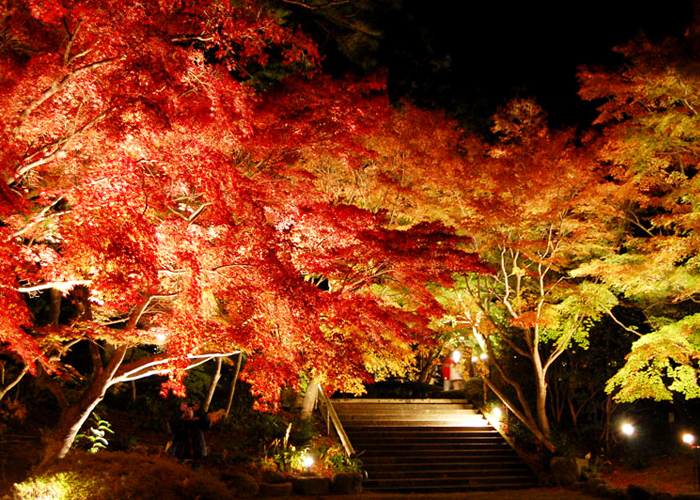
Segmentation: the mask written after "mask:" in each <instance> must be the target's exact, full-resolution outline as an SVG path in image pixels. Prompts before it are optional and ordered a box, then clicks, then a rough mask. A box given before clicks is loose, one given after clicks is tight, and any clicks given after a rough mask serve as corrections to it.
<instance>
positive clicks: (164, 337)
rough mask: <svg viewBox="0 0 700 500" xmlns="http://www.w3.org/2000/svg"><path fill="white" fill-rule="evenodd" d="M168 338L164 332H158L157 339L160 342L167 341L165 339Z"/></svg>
mask: <svg viewBox="0 0 700 500" xmlns="http://www.w3.org/2000/svg"><path fill="white" fill-rule="evenodd" d="M166 338H167V337H166V336H165V334H164V333H158V334H156V340H157V341H158V342H165V339H166Z"/></svg>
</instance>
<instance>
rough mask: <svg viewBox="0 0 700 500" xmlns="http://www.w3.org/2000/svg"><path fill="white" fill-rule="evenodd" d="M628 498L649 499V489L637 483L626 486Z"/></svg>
mask: <svg viewBox="0 0 700 500" xmlns="http://www.w3.org/2000/svg"><path fill="white" fill-rule="evenodd" d="M627 499H628V500H651V491H649V490H647V489H646V488H645V487H643V486H639V485H637V484H630V485H629V486H627Z"/></svg>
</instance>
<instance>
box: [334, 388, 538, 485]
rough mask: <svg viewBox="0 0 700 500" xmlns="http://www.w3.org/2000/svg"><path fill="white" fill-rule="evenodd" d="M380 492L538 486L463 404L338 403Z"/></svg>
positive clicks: (510, 451) (495, 434)
mask: <svg viewBox="0 0 700 500" xmlns="http://www.w3.org/2000/svg"><path fill="white" fill-rule="evenodd" d="M332 403H333V407H334V408H335V411H336V412H337V414H338V417H340V420H341V422H342V424H343V428H344V429H345V432H346V433H347V435H348V437H349V439H350V442H351V443H352V445H353V447H354V448H355V451H356V453H357V454H358V456H359V457H360V458H361V460H362V461H363V463H364V464H365V469H366V471H367V474H368V477H367V484H366V485H365V488H366V489H367V490H370V491H374V492H405V493H408V492H413V493H437V492H455V491H476V490H500V489H508V488H530V487H534V486H537V478H536V477H535V475H534V474H533V473H532V471H531V470H530V468H529V467H528V466H527V465H526V464H525V462H523V460H522V459H521V458H520V457H519V455H518V454H517V453H516V452H515V451H514V450H513V448H511V447H510V446H509V445H508V443H506V441H505V440H504V439H503V437H502V436H501V435H500V434H499V433H498V431H496V430H495V429H494V428H493V427H491V425H490V424H489V423H488V421H487V420H486V419H485V418H484V417H483V416H482V415H481V414H480V413H479V412H478V411H477V410H475V409H473V408H471V406H470V405H468V404H467V402H466V401H465V400H460V399H456V400H455V399H332Z"/></svg>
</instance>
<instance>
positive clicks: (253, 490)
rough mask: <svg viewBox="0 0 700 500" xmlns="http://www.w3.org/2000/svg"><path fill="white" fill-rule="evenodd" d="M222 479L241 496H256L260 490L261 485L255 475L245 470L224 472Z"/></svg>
mask: <svg viewBox="0 0 700 500" xmlns="http://www.w3.org/2000/svg"><path fill="white" fill-rule="evenodd" d="M221 479H223V480H224V482H225V483H226V485H227V486H228V487H229V488H231V489H232V490H235V491H236V494H237V495H238V496H241V497H254V496H256V495H257V494H258V493H259V492H260V486H258V482H257V481H256V480H255V478H254V477H253V476H251V475H250V474H246V473H245V472H239V471H230V472H226V473H225V474H222V476H221Z"/></svg>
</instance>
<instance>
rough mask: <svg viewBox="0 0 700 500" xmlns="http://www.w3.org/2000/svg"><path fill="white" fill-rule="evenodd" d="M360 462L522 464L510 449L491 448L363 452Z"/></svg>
mask: <svg viewBox="0 0 700 500" xmlns="http://www.w3.org/2000/svg"><path fill="white" fill-rule="evenodd" d="M361 459H362V462H363V463H365V464H367V465H372V466H373V467H374V466H378V467H382V466H385V465H386V466H390V465H396V466H403V465H410V464H422V465H427V464H438V463H486V462H488V463H509V462H511V461H517V462H518V463H520V464H522V461H521V460H520V457H517V455H516V454H515V453H513V452H512V450H501V451H491V450H480V451H479V450H475V451H473V452H460V451H454V452H448V453H444V454H437V453H434V452H433V453H432V454H426V453H421V454H415V455H411V454H405V455H395V456H387V455H379V454H377V455H374V454H372V453H365V454H363V455H362V457H361Z"/></svg>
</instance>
